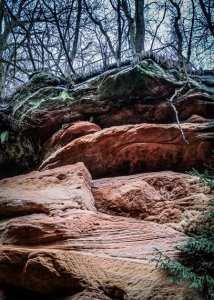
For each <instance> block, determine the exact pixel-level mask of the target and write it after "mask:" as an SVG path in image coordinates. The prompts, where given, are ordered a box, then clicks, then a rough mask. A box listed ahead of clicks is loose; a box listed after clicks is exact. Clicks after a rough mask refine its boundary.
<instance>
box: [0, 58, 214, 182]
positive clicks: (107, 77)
mask: <svg viewBox="0 0 214 300" xmlns="http://www.w3.org/2000/svg"><path fill="white" fill-rule="evenodd" d="M172 104H173V105H174V108H173V106H172ZM174 109H176V110H177V112H178V117H179V120H180V122H185V121H186V120H188V122H195V118H194V115H197V116H198V117H197V119H198V120H199V122H200V123H201V120H202V119H203V120H204V121H206V122H213V119H214V75H203V76H199V75H188V78H186V77H185V76H184V74H181V73H179V72H178V71H177V70H165V69H164V68H163V67H161V66H159V65H157V64H156V63H155V62H153V61H152V60H144V61H142V62H140V63H139V64H137V65H135V66H134V67H132V66H126V67H121V68H116V69H113V70H110V71H107V72H105V73H103V74H101V75H99V76H97V77H94V78H91V79H89V80H87V81H86V82H83V83H80V84H75V85H74V86H73V87H72V88H70V89H68V87H67V83H66V82H65V81H64V80H63V79H62V78H59V77H56V76H53V75H51V74H47V73H44V72H41V73H39V74H34V76H32V78H30V80H29V82H27V83H26V84H25V85H24V86H23V87H22V88H21V89H20V90H19V91H17V92H16V94H15V95H13V97H12V99H11V101H10V103H9V104H8V105H6V106H4V105H1V104H0V134H1V133H2V132H4V130H8V131H9V132H10V138H9V142H8V143H7V145H1V143H0V170H2V169H3V170H4V171H2V172H1V171H0V178H3V177H7V176H13V175H16V174H20V173H23V172H24V173H26V172H29V171H31V170H33V169H36V168H37V165H38V162H39V156H40V148H41V147H42V146H43V144H44V143H45V142H46V141H47V140H48V139H50V138H51V136H52V135H53V134H55V133H56V132H57V131H58V130H60V129H62V127H64V126H66V125H67V124H71V123H74V122H76V121H80V120H82V121H89V120H92V119H93V120H94V122H95V123H96V124H97V125H98V126H100V127H101V128H106V127H111V126H119V125H126V124H140V123H155V124H160V123H161V124H170V123H172V122H176V115H175V111H174ZM192 116H193V117H192ZM204 121H203V122H204ZM51 143H52V142H51ZM29 145H30V148H29ZM16 149H17V150H16ZM43 149H44V148H43ZM43 149H42V152H43ZM48 152H49V150H47V153H48ZM42 157H44V156H43V154H42ZM11 164H13V165H14V169H12V168H10V165H11ZM15 166H16V167H15ZM4 174H5V175H4Z"/></svg>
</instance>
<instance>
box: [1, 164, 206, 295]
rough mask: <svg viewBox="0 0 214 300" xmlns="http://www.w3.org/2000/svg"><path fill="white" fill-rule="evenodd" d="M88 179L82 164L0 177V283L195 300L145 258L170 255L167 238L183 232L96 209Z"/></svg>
mask: <svg viewBox="0 0 214 300" xmlns="http://www.w3.org/2000/svg"><path fill="white" fill-rule="evenodd" d="M144 180H145V182H146V178H144ZM147 181H148V182H149V181H151V182H152V178H151V177H147ZM151 182H150V183H148V184H150V185H151V186H152V184H153V186H155V182H156V181H155V182H153V183H151ZM90 185H91V178H90V174H89V173H88V171H87V169H86V168H85V167H84V165H83V164H82V163H78V164H76V165H73V166H71V165H69V166H64V167H60V168H56V169H54V170H46V171H43V172H32V173H29V174H28V175H23V176H17V177H14V178H9V179H4V180H1V181H0V205H1V208H0V215H1V220H0V242H1V247H0V283H1V284H10V285H12V286H21V287H24V288H27V289H29V290H31V291H36V292H40V293H43V294H48V295H55V296H56V295H57V294H61V295H62V294H63V293H67V294H70V295H73V294H75V293H78V292H79V294H77V295H75V296H73V297H74V298H71V299H84V295H86V296H87V295H90V293H92V292H90V293H89V292H88V291H87V292H86V291H85V292H82V291H83V290H84V289H91V290H95V291H96V292H94V293H95V294H97V295H99V298H98V299H103V300H106V299H108V297H109V299H115V298H117V297H119V299H130V300H131V299H136V300H142V299H157V297H161V298H160V299H168V300H172V299H174V298H175V297H183V296H184V295H185V296H194V299H202V298H201V296H200V294H199V293H198V292H197V291H195V290H189V289H188V284H186V283H185V284H182V285H179V286H178V287H176V289H174V288H172V284H170V283H169V282H167V281H164V280H163V279H164V276H165V275H164V273H163V272H160V271H159V270H155V269H154V265H153V264H150V263H149V262H148V260H145V259H149V258H150V257H152V256H153V255H154V252H153V251H154V248H155V247H156V248H159V249H160V250H162V251H164V253H167V255H170V256H176V252H175V251H174V250H173V245H174V242H175V241H182V240H183V239H185V238H186V236H185V235H184V234H183V233H181V232H178V231H176V230H174V229H172V228H171V227H169V226H167V225H165V224H157V223H154V222H150V221H143V220H137V219H133V218H125V217H121V216H110V215H107V214H103V213H101V212H98V211H97V210H96V208H95V203H94V198H93V195H92V192H91V189H90ZM144 188H145V186H144V185H143V186H142V190H143V189H144ZM151 188H152V187H151ZM201 192H203V191H201ZM204 192H205V191H204ZM174 193H175V192H174ZM161 197H164V192H163V194H162V195H161ZM136 200H137V199H136ZM103 292H104V294H102V293H103ZM84 293H85V294H84ZM88 293H89V294H88ZM81 295H82V296H81ZM101 295H102V297H101ZM86 296H85V297H86ZM75 297H76V298H75ZM78 297H79V298H78ZM87 297H88V296H87ZM85 299H87V298H85Z"/></svg>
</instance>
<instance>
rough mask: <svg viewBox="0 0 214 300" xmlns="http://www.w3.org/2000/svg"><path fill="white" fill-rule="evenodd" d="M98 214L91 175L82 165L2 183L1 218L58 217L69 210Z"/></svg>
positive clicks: (2, 181) (24, 176)
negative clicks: (33, 215) (22, 216)
mask: <svg viewBox="0 0 214 300" xmlns="http://www.w3.org/2000/svg"><path fill="white" fill-rule="evenodd" d="M73 208H75V209H86V210H90V211H96V208H95V206H94V198H93V195H92V193H91V175H90V174H89V172H88V170H87V169H86V168H85V166H84V165H83V164H82V163H77V164H76V165H72V166H71V165H69V166H65V167H63V168H56V169H54V170H51V171H50V170H48V171H45V172H37V171H35V172H32V173H29V174H28V175H20V176H17V177H14V178H5V179H3V180H1V181H0V215H1V216H8V215H9V216H10V215H13V216H17V215H23V214H34V213H35V214H38V215H39V216H40V214H41V215H43V214H46V215H54V214H60V213H61V212H65V211H66V210H69V209H73Z"/></svg>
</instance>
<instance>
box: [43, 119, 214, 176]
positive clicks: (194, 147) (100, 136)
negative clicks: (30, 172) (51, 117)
mask: <svg viewBox="0 0 214 300" xmlns="http://www.w3.org/2000/svg"><path fill="white" fill-rule="evenodd" d="M182 128H183V131H184V134H185V137H186V140H187V141H188V144H187V143H186V142H185V141H184V139H183V137H182V135H181V132H180V129H179V127H178V125H177V124H171V125H153V124H140V125H126V126H118V127H112V128H109V129H104V130H101V131H99V132H97V133H95V134H92V135H88V136H84V137H80V138H78V139H76V140H74V141H72V142H71V143H69V144H68V145H66V146H64V147H62V148H61V149H59V150H57V151H56V152H55V153H53V154H52V155H51V156H50V157H48V158H47V159H46V160H45V161H43V162H42V164H41V166H40V168H39V170H45V169H52V168H55V167H59V166H63V165H67V164H73V163H76V162H78V161H82V162H83V163H84V164H85V165H86V167H87V168H88V170H89V171H90V173H91V174H92V176H93V178H100V177H105V176H118V175H128V174H132V173H141V172H148V171H149V172H153V171H163V170H174V171H182V172H183V171H185V170H186V171H187V170H191V169H192V167H194V168H196V169H201V168H204V166H205V164H206V165H208V164H210V163H211V162H212V161H213V152H212V150H213V149H214V135H213V124H212V123H205V124H191V123H189V124H182Z"/></svg>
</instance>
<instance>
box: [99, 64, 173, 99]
mask: <svg viewBox="0 0 214 300" xmlns="http://www.w3.org/2000/svg"><path fill="white" fill-rule="evenodd" d="M160 81H161V85H162V86H163V87H164V86H166V85H171V86H173V85H174V84H175V82H176V81H177V79H176V78H175V77H174V75H173V74H169V73H168V72H167V71H165V70H164V69H162V68H161V67H160V66H159V65H157V64H156V63H155V62H153V61H152V60H150V59H148V60H144V61H142V62H141V63H139V64H137V65H136V66H134V67H128V68H126V69H123V70H121V71H120V72H118V73H117V74H115V75H110V76H108V77H107V79H106V80H105V81H104V82H102V83H101V84H100V86H99V88H98V92H99V98H100V99H101V100H103V99H107V98H113V99H118V98H123V97H126V98H127V97H130V96H132V97H137V96H146V95H147V94H148V92H149V93H150V94H151V98H153V97H154V93H153V92H152V91H153V87H155V86H156V85H157V84H160ZM159 96H160V97H161V95H159Z"/></svg>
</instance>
